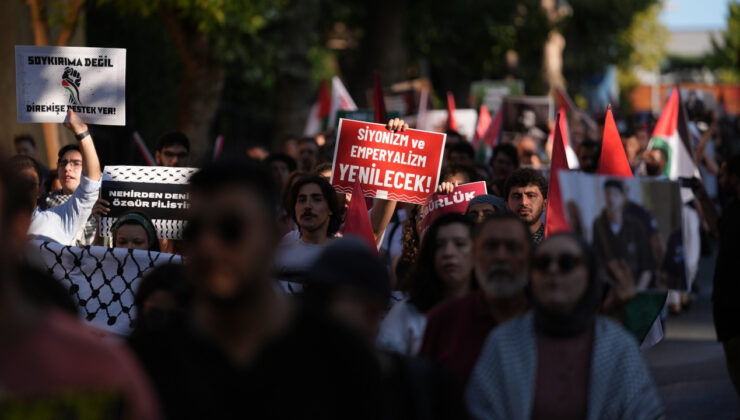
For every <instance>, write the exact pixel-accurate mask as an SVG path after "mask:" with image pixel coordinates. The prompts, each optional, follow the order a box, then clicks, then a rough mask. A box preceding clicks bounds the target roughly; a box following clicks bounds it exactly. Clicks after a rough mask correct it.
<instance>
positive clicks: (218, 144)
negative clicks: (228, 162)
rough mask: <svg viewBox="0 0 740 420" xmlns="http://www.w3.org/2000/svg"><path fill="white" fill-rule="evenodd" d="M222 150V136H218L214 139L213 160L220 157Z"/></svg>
mask: <svg viewBox="0 0 740 420" xmlns="http://www.w3.org/2000/svg"><path fill="white" fill-rule="evenodd" d="M223 150H224V136H221V135H219V136H218V137H216V142H215V143H214V144H213V160H216V159H218V158H219V156H221V152H222V151H223Z"/></svg>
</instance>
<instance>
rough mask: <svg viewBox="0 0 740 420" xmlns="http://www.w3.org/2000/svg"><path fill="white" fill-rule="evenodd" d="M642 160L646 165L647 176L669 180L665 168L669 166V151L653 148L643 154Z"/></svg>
mask: <svg viewBox="0 0 740 420" xmlns="http://www.w3.org/2000/svg"><path fill="white" fill-rule="evenodd" d="M642 159H643V162H644V164H645V172H644V174H645V175H647V176H651V177H655V178H656V179H668V177H667V176H666V174H665V168H666V165H668V151H666V149H665V148H663V147H653V148H652V149H650V150H648V151H646V152H645V153H643V156H642Z"/></svg>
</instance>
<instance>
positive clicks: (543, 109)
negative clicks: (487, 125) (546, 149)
mask: <svg viewBox="0 0 740 420" xmlns="http://www.w3.org/2000/svg"><path fill="white" fill-rule="evenodd" d="M501 106H502V110H503V124H502V125H503V132H504V134H505V135H506V136H507V137H510V138H519V137H522V136H528V137H531V138H533V139H534V140H537V141H544V140H545V139H546V138H547V134H548V133H549V132H550V127H549V123H550V121H553V120H554V119H555V115H554V112H553V105H552V99H550V97H548V96H522V97H518V98H513V97H506V98H504V101H503V104H502V105H501Z"/></svg>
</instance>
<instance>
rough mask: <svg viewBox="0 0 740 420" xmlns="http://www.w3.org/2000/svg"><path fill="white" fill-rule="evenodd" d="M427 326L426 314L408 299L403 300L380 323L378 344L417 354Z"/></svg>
mask: <svg viewBox="0 0 740 420" xmlns="http://www.w3.org/2000/svg"><path fill="white" fill-rule="evenodd" d="M426 326H427V316H426V314H423V313H421V312H419V310H418V309H416V306H414V305H413V304H411V303H409V301H408V300H402V301H400V302H398V303H396V304H395V305H393V308H391V310H390V311H389V312H388V315H387V316H386V317H385V319H384V320H383V322H382V323H381V324H380V333H379V334H378V346H380V347H382V348H384V349H387V350H391V351H395V352H398V353H401V354H403V355H406V356H416V355H418V354H419V351H420V350H421V343H422V341H423V340H424V329H425V328H426Z"/></svg>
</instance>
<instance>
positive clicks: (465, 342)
mask: <svg viewBox="0 0 740 420" xmlns="http://www.w3.org/2000/svg"><path fill="white" fill-rule="evenodd" d="M529 236H530V235H529V231H528V230H527V227H526V226H525V225H524V223H522V221H521V220H520V219H519V218H517V217H516V216H513V215H510V214H499V213H496V214H494V215H492V216H490V217H489V218H487V219H485V220H484V221H483V222H481V223H480V224H478V225H477V226H476V227H475V230H474V232H473V262H474V274H475V278H476V280H477V284H478V287H479V290H477V291H475V292H473V293H470V294H469V295H467V296H465V297H462V298H459V299H455V300H451V301H447V302H444V303H441V304H440V305H438V306H437V307H435V308H433V309H432V310H431V311H429V313H428V315H427V327H426V331H425V332H424V342H423V344H422V347H421V353H420V354H421V355H422V356H425V357H427V358H429V359H432V360H434V361H436V362H437V363H439V364H440V365H441V366H442V367H444V368H446V369H447V370H449V372H450V373H452V374H454V375H455V376H456V377H457V378H458V379H459V383H458V384H459V385H460V386H462V387H464V386H466V384H467V382H468V378H469V377H470V374H471V372H472V370H473V367H474V366H475V362H476V360H477V359H478V354H479V353H480V350H481V348H482V347H483V344H484V343H485V341H486V337H488V334H489V333H490V332H491V330H492V329H494V328H495V327H496V326H498V325H500V324H501V323H503V322H505V321H507V320H509V319H511V318H513V317H515V316H518V315H520V314H523V313H524V312H525V311H526V310H527V309H528V308H529V302H528V299H527V296H526V295H525V292H524V288H525V286H526V285H527V281H528V280H527V279H528V270H527V267H528V263H529V256H530V254H531V252H532V247H533V246H532V242H531V240H530V238H529Z"/></svg>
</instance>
